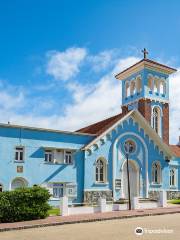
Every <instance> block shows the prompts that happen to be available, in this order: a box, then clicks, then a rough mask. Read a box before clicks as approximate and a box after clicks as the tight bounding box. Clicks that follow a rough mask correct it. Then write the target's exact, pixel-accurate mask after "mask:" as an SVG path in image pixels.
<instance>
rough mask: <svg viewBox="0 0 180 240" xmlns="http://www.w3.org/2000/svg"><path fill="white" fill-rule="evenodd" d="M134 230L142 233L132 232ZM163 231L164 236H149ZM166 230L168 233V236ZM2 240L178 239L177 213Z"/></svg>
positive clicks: (38, 230)
mask: <svg viewBox="0 0 180 240" xmlns="http://www.w3.org/2000/svg"><path fill="white" fill-rule="evenodd" d="M136 227H142V228H144V232H145V231H149V232H151V233H144V234H143V235H142V236H137V235H135V233H134V230H135V228H136ZM152 230H153V231H157V230H158V231H166V233H156V234H155V233H152ZM167 231H168V232H169V233H167ZM0 239H1V240H32V239H33V240H52V239H53V240H134V239H135V240H137V239H142V240H144V239H145V240H179V239H180V214H171V215H170V214H168V215H161V216H160V215H159V216H149V217H137V218H128V219H118V220H111V221H101V222H91V223H80V224H71V225H63V226H62V225H61V226H53V227H45V228H35V229H25V230H21V231H17V230H16V231H9V232H1V233H0Z"/></svg>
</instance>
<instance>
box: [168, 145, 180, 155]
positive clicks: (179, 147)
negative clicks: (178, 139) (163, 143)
mask: <svg viewBox="0 0 180 240" xmlns="http://www.w3.org/2000/svg"><path fill="white" fill-rule="evenodd" d="M169 147H170V148H171V150H172V151H173V153H174V154H175V156H176V157H180V145H169Z"/></svg>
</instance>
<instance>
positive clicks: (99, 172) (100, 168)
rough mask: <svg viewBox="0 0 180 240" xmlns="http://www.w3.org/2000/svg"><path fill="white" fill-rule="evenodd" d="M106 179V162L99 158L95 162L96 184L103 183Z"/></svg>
mask: <svg viewBox="0 0 180 240" xmlns="http://www.w3.org/2000/svg"><path fill="white" fill-rule="evenodd" d="M106 177H107V165H106V161H105V160H104V159H102V158H99V159H98V160H97V161H96V182H98V183H104V182H106Z"/></svg>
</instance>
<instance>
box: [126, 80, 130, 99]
mask: <svg viewBox="0 0 180 240" xmlns="http://www.w3.org/2000/svg"><path fill="white" fill-rule="evenodd" d="M125 86H126V97H129V96H130V85H129V82H126V85H125Z"/></svg>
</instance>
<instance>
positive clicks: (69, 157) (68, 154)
mask: <svg viewBox="0 0 180 240" xmlns="http://www.w3.org/2000/svg"><path fill="white" fill-rule="evenodd" d="M64 163H65V164H72V163H73V154H72V151H67V150H65V151H64Z"/></svg>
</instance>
